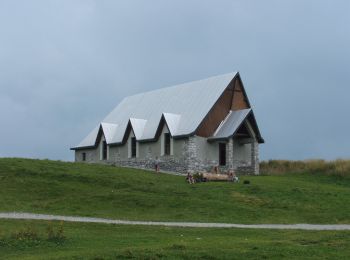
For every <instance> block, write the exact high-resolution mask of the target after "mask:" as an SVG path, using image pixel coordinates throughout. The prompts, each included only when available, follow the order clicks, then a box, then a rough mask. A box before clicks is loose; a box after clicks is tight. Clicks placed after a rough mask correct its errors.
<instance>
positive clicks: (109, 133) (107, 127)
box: [101, 123, 118, 144]
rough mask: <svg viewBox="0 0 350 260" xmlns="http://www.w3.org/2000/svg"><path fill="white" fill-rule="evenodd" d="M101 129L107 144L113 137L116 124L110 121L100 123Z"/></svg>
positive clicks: (116, 128) (116, 127)
mask: <svg viewBox="0 0 350 260" xmlns="http://www.w3.org/2000/svg"><path fill="white" fill-rule="evenodd" d="M101 127H102V131H103V133H104V136H105V138H106V142H107V144H110V143H112V141H113V137H114V135H115V133H116V132H117V130H118V125H117V124H110V123H101Z"/></svg>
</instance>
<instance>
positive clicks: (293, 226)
mask: <svg viewBox="0 0 350 260" xmlns="http://www.w3.org/2000/svg"><path fill="white" fill-rule="evenodd" d="M0 219H28V220H62V221H69V222H87V223H105V224H118V225H143V226H167V227H203V228H259V229H301V230H350V224H329V225H328V224H325V225H321V224H229V223H200V222H159V221H133V220H118V219H105V218H90V217H73V216H59V215H45V214H34V213H20V212H6V213H0Z"/></svg>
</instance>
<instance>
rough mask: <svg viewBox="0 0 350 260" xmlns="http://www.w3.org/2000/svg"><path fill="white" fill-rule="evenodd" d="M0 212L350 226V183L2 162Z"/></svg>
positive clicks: (313, 177) (315, 177) (304, 176)
mask: <svg viewBox="0 0 350 260" xmlns="http://www.w3.org/2000/svg"><path fill="white" fill-rule="evenodd" d="M243 179H248V180H250V184H249V185H244V184H243V181H242V180H243ZM0 211H3V212H4V211H26V212H34V213H50V214H61V215H81V216H95V217H108V218H118V219H129V220H153V221H157V220H160V221H198V222H228V223H229V222H231V223H350V178H349V177H348V176H338V175H326V174H317V173H313V174H309V173H298V174H286V175H282V176H250V177H248V176H247V177H242V178H241V182H240V183H238V184H236V183H226V182H220V183H219V182H210V183H200V184H195V185H189V184H187V183H186V182H185V179H184V177H179V176H172V175H166V174H155V173H153V172H148V171H142V170H135V169H126V168H117V167H112V166H102V165H88V164H78V163H67V162H58V161H48V160H30V159H0Z"/></svg>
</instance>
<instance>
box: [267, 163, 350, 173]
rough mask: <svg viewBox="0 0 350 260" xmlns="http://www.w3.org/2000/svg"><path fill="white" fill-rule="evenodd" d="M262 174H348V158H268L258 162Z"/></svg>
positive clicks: (349, 164)
mask: <svg viewBox="0 0 350 260" xmlns="http://www.w3.org/2000/svg"><path fill="white" fill-rule="evenodd" d="M260 171H261V173H262V174H273V175H275V174H285V173H322V174H327V175H337V176H350V160H342V159H338V160H335V161H325V160H320V159H318V160H305V161H288V160H269V161H264V162H261V163H260Z"/></svg>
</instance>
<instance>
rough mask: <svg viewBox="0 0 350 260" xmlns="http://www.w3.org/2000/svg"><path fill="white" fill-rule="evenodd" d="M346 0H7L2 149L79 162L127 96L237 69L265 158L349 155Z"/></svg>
mask: <svg viewBox="0 0 350 260" xmlns="http://www.w3.org/2000/svg"><path fill="white" fill-rule="evenodd" d="M348 10H350V3H349V2H348V1H340V0H339V1H335V2H334V1H332V2H328V1H322V2H320V1H301V0H300V1H277V0H276V1H272V0H271V1H243V0H242V1H152V4H150V2H146V1H123V2H122V1H10V0H9V1H1V3H0V102H1V103H0V119H1V126H2V127H1V130H0V154H1V156H24V157H35V158H51V159H63V160H72V159H73V153H72V152H71V151H69V150H68V148H69V147H70V146H74V145H75V144H77V143H78V142H79V141H80V139H81V138H83V137H84V136H85V135H86V134H87V133H88V132H89V131H90V130H91V129H92V128H93V127H94V126H95V125H96V124H97V123H98V122H99V121H100V120H101V119H102V118H103V117H104V116H105V115H106V114H107V113H108V112H109V111H110V110H111V109H113V107H114V106H115V105H117V103H118V102H119V101H120V100H121V99H122V98H123V97H124V96H126V95H130V94H134V93H137V92H140V91H146V90H151V89H155V88H160V87H164V86H169V85H172V84H177V83H182V82H186V81H191V80H196V79H201V78H205V77H208V76H212V75H216V74H221V73H226V72H229V71H234V70H239V71H240V73H241V76H242V78H243V81H244V83H245V86H246V89H247V92H248V95H249V97H250V100H251V102H252V104H253V106H254V109H255V113H256V116H257V119H258V122H259V125H260V128H261V131H262V134H263V136H264V137H265V139H266V144H265V145H263V146H262V149H261V156H262V158H263V159H270V158H287V159H304V158H315V157H322V158H326V159H334V158H338V157H349V149H348V147H350V139H349V138H348V132H349V130H350V123H349V120H348V118H349V116H348V113H349V111H350V105H349V102H348V101H347V100H348V97H349V95H350V90H349V82H350V75H349V72H348V71H349V67H350V66H349V65H350V49H349V48H348V46H350V27H349V26H348V25H349V24H350V17H349V16H348Z"/></svg>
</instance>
